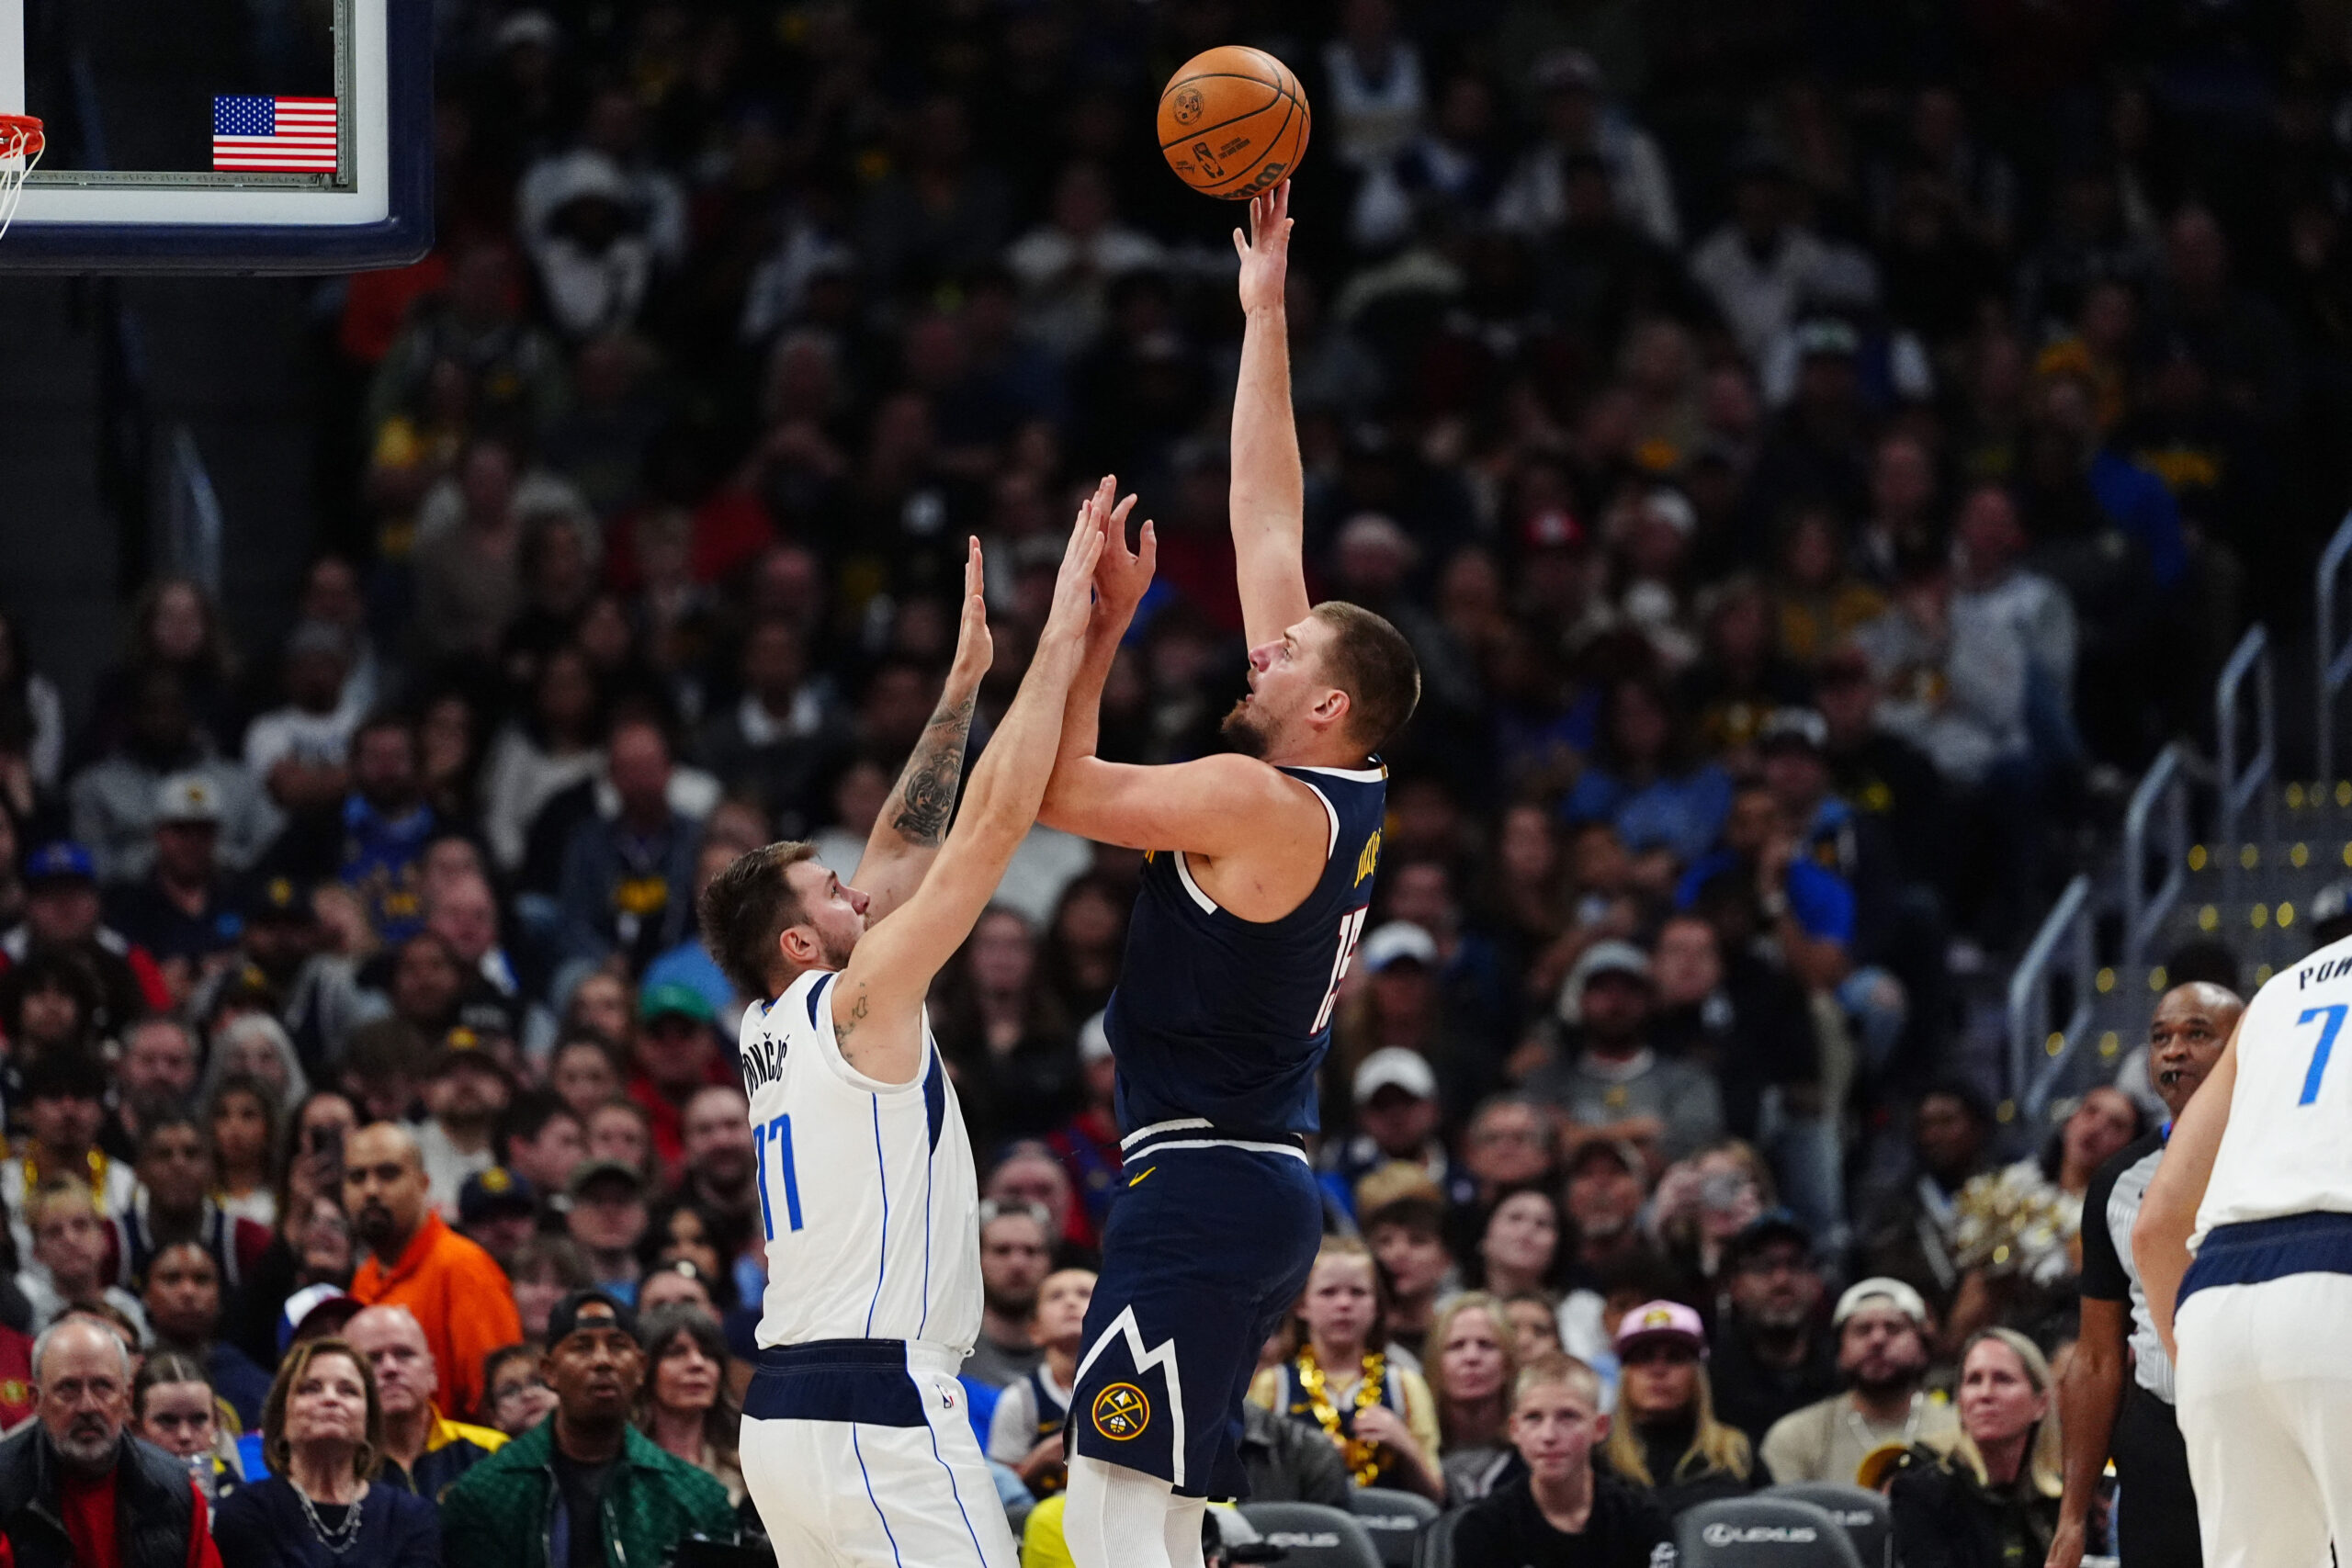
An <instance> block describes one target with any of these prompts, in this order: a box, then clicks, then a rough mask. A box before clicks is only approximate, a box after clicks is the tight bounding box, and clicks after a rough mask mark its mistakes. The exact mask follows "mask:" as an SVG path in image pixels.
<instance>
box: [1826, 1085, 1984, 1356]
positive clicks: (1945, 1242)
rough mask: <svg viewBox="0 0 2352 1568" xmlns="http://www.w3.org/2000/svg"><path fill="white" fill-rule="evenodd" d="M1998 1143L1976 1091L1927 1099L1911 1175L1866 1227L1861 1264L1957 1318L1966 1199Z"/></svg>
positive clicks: (1957, 1090)
mask: <svg viewBox="0 0 2352 1568" xmlns="http://www.w3.org/2000/svg"><path fill="white" fill-rule="evenodd" d="M1992 1139H1993V1108H1992V1107H1991V1106H1990V1105H1989V1104H1987V1103H1985V1097H1984V1095H1983V1094H1982V1093H1980V1092H1979V1091H1978V1090H1977V1089H1975V1088H1974V1087H1973V1086H1972V1085H1969V1084H1966V1083H1963V1082H1961V1081H1959V1080H1957V1079H1953V1080H1950V1081H1947V1082H1945V1083H1941V1084H1938V1085H1936V1086H1935V1087H1933V1088H1930V1089H1928V1091H1927V1092H1926V1093H1924V1094H1922V1095H1921V1096H1920V1097H1919V1102H1918V1104H1917V1106H1916V1107H1915V1108H1914V1109H1913V1111H1912V1113H1911V1161H1912V1164H1911V1169H1910V1171H1909V1172H1908V1173H1906V1175H1905V1178H1904V1181H1903V1184H1902V1185H1900V1186H1898V1187H1896V1188H1895V1189H1894V1190H1893V1191H1891V1192H1889V1193H1888V1194H1887V1195H1886V1196H1885V1197H1884V1198H1883V1199H1881V1200H1880V1201H1879V1204H1878V1207H1877V1208H1876V1209H1875V1210H1874V1211H1873V1212H1872V1213H1871V1217H1870V1219H1869V1220H1868V1221H1867V1222H1866V1223H1865V1224H1864V1225H1863V1227H1862V1233H1861V1248H1860V1257H1859V1258H1857V1259H1856V1266H1857V1267H1858V1268H1862V1269H1869V1270H1871V1273H1873V1274H1877V1275H1883V1276H1886V1277H1889V1278H1893V1279H1896V1280H1902V1281H1903V1282H1904V1283H1905V1284H1906V1285H1908V1286H1910V1287H1911V1288H1912V1289H1913V1290H1914V1291H1916V1292H1918V1294H1919V1298H1920V1299H1921V1300H1922V1301H1924V1302H1926V1303H1928V1306H1929V1307H1930V1308H1931V1309H1932V1310H1933V1311H1934V1312H1936V1313H1937V1314H1948V1313H1950V1311H1951V1304H1952V1298H1953V1297H1954V1296H1955V1295H1957V1294H1958V1293H1959V1291H1960V1279H1961V1266H1960V1264H1959V1262H1958V1261H1957V1250H1956V1243H1955V1239H1954V1235H1953V1232H1954V1228H1955V1226H1956V1225H1957V1224H1959V1209H1958V1204H1959V1200H1960V1193H1961V1190H1962V1188H1964V1187H1966V1186H1967V1185H1968V1183H1969V1182H1970V1181H1971V1180H1973V1179H1974V1178H1975V1177H1976V1176H1977V1174H1978V1173H1979V1172H1980V1171H1982V1170H1983V1169H1984V1168H1985V1152H1986V1150H1987V1148H1988V1147H1989V1146H1990V1145H1991V1143H1992Z"/></svg>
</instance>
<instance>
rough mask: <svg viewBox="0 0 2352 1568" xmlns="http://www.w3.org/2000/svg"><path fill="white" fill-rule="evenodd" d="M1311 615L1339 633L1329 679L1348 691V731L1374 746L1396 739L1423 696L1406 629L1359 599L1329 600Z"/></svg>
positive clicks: (1365, 746)
mask: <svg viewBox="0 0 2352 1568" xmlns="http://www.w3.org/2000/svg"><path fill="white" fill-rule="evenodd" d="M1315 614H1316V615H1317V616H1318V617H1320V618H1321V620H1322V622H1323V624H1324V625H1326V626H1329V627H1330V628H1331V630H1332V631H1333V632H1334V633H1336V634H1337V635H1336V636H1335V637H1333V639H1332V643H1331V665H1330V673H1331V683H1332V684H1333V685H1335V686H1337V687H1339V688H1340V690H1341V691H1343V692H1345V693H1347V694H1348V730H1349V733H1350V734H1351V735H1353V736H1354V737H1355V738H1356V739H1358V740H1361V741H1363V749H1364V750H1366V751H1377V750H1380V749H1381V748H1382V747H1383V746H1385V745H1387V744H1388V742H1389V741H1390V740H1392V739H1395V738H1396V735H1397V731H1398V730H1400V729H1402V728H1405V721H1406V720H1407V719H1409V718H1411V717H1412V716H1413V709H1414V708H1415V707H1416V706H1418V705H1419V703H1420V700H1421V667H1420V661H1419V660H1416V659H1415V658H1414V657H1413V645H1412V644H1411V643H1409V642H1407V641H1406V640H1405V634H1404V633H1403V632H1400V631H1398V630H1397V628H1396V627H1395V626H1391V625H1389V624H1388V622H1387V620H1386V619H1385V617H1383V616H1380V615H1374V614H1373V613H1372V612H1371V611H1370V610H1367V609H1365V608H1364V607H1363V605H1361V604H1348V603H1347V602H1345V601H1344V600H1339V599H1332V600H1327V601H1325V602H1324V603H1323V604H1317V605H1316V606H1315Z"/></svg>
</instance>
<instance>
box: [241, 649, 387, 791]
mask: <svg viewBox="0 0 2352 1568" xmlns="http://www.w3.org/2000/svg"><path fill="white" fill-rule="evenodd" d="M351 663H352V650H351V637H350V635H349V634H348V633H347V632H345V630H344V629H343V628H342V627H341V626H334V625H331V624H329V623H327V622H324V621H303V622H301V623H300V625H298V626H295V628H294V629H293V630H292V631H291V632H289V633H288V634H287V637H286V705H285V706H283V707H280V708H273V709H272V710H270V711H269V712H268V713H265V714H262V715H261V716H258V717H256V718H255V719H254V721H253V723H251V724H249V725H247V726H246V727H245V747H244V757H245V771H246V772H247V773H250V774H252V775H253V776H254V778H256V779H259V780H260V781H261V783H262V786H263V787H264V788H266V790H268V791H269V797H270V799H272V800H274V801H276V802H277V806H278V808H279V809H280V810H283V811H285V812H288V814H293V815H299V814H300V813H303V812H309V811H316V810H320V809H322V808H325V807H333V806H334V804H335V803H336V802H337V801H339V800H341V799H342V798H343V795H344V792H345V790H347V789H348V788H350V787H351V774H350V772H349V769H348V764H349V762H350V760H351V732H352V729H353V728H355V727H356V725H357V724H358V722H359V718H360V711H361V710H359V709H356V708H355V707H354V706H353V705H351V704H349V703H346V702H345V701H344V688H345V685H346V684H347V683H348V682H349V681H350V677H351Z"/></svg>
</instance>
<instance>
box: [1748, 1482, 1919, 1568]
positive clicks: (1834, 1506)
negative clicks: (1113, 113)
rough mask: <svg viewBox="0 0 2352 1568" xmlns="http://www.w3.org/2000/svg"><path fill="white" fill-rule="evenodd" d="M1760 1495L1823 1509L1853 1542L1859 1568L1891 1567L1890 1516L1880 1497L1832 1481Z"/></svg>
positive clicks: (1799, 1484) (1796, 1484)
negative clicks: (1792, 1499)
mask: <svg viewBox="0 0 2352 1568" xmlns="http://www.w3.org/2000/svg"><path fill="white" fill-rule="evenodd" d="M1764 1495H1766V1496H1768V1497H1793V1498H1795V1499H1796V1500H1797V1501H1798V1502H1800V1503H1811V1504H1813V1505H1814V1506H1815V1507H1818V1508H1822V1509H1826V1511H1827V1512H1828V1515H1829V1517H1831V1518H1833V1519H1836V1520H1837V1521H1838V1523H1839V1524H1840V1525H1842V1526H1844V1527H1845V1529H1846V1539H1847V1540H1850V1541H1852V1542H1853V1543H1854V1554H1855V1555H1856V1556H1857V1557H1860V1559H1861V1560H1862V1568H1894V1514H1893V1513H1892V1511H1890V1510H1889V1508H1888V1507H1887V1502H1886V1499H1885V1497H1883V1495H1880V1494H1878V1493H1876V1492H1869V1491H1865V1490H1863V1489H1862V1488H1861V1487H1860V1486H1842V1485H1839V1484H1838V1483H1836V1482H1834V1481H1801V1482H1792V1483H1789V1484H1788V1485H1785V1486H1774V1487H1771V1488H1770V1489H1769V1490H1768V1491H1767V1492H1766V1493H1765V1494H1764Z"/></svg>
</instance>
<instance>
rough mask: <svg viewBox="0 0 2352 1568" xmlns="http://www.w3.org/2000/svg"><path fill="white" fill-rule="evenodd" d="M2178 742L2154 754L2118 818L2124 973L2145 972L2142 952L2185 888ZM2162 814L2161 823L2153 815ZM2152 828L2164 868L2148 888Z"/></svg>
mask: <svg viewBox="0 0 2352 1568" xmlns="http://www.w3.org/2000/svg"><path fill="white" fill-rule="evenodd" d="M2182 763H2183V754H2182V751H2181V746H2180V742H2179V741H2177V740H2176V741H2174V742H2172V743H2171V744H2170V745H2168V746H2166V747H2165V749H2164V750H2162V751H2160V752H2158V753H2157V754H2156V761H2155V765H2154V766H2153V767H2151V768H2150V769H2149V770H2148V773H2147V776H2146V777H2144V778H2143V779H2142V780H2141V781H2140V787H2139V788H2137V789H2135V790H2133V791H2132V792H2131V807H2130V808H2129V809H2127V810H2126V811H2125V812H2124V814H2123V955H2122V960H2121V962H2122V965H2123V968H2124V969H2125V970H2126V971H2127V972H2137V971H2138V970H2140V969H2143V968H2145V967H2146V966H2147V960H2148V949H2149V947H2150V945H2151V944H2152V943H2153V942H2154V940H2155V935H2156V932H2157V931H2159V930H2161V929H2162V928H2163V926H2164V923H2165V919H2167V918H2168V917H2169V916H2170V915H2171V914H2172V912H2173V909H2174V908H2175V907H2176V906H2177V905H2178V904H2179V902H2180V896H2181V892H2182V890H2183V889H2185V888H2186V887H2187V886H2188V788H2189V784H2188V773H2187V771H2186V769H2185V768H2184V767H2183V766H2182ZM2158 812H2162V813H2163V817H2162V819H2161V821H2160V822H2159V821H2157V820H2156V818H2157V813H2158ZM2152 823H2154V826H2155V829H2156V831H2157V832H2158V833H2159V835H2160V839H2159V841H2158V843H2157V845H2156V852H2157V853H2158V854H2159V855H2161V856H2162V857H2163V860H2164V863H2165V874H2164V879H2163V880H2162V881H2161V882H2159V883H2157V884H2156V886H2154V888H2153V889H2152V888H2150V887H2149V886H2148V882H2147V878H2148V835H2149V831H2150V828H2151V824H2152Z"/></svg>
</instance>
